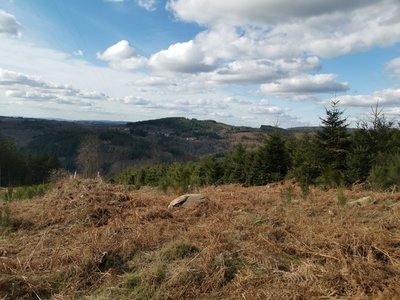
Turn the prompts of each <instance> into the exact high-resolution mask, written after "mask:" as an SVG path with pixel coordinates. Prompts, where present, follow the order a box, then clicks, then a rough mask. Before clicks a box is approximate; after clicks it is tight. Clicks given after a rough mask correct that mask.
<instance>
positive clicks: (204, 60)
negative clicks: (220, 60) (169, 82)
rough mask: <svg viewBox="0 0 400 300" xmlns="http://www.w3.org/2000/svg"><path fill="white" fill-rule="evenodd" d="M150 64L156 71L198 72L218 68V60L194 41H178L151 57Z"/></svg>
mask: <svg viewBox="0 0 400 300" xmlns="http://www.w3.org/2000/svg"><path fill="white" fill-rule="evenodd" d="M149 65H150V67H152V68H153V69H154V70H155V71H167V72H181V73H198V72H209V71H212V70H213V69H215V68H216V60H215V59H213V58H212V59H208V57H207V56H206V55H205V53H204V51H202V50H201V49H200V48H199V47H197V45H196V44H195V42H194V41H189V42H184V43H176V44H173V45H171V46H170V47H169V48H168V49H167V50H162V51H160V52H158V53H156V54H154V55H152V56H151V57H150V59H149Z"/></svg>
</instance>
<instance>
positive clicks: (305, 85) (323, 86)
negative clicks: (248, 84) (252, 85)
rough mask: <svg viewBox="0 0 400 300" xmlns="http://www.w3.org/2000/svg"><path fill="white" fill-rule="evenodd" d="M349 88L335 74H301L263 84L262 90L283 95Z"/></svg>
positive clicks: (341, 90) (327, 91) (326, 91)
mask: <svg viewBox="0 0 400 300" xmlns="http://www.w3.org/2000/svg"><path fill="white" fill-rule="evenodd" d="M348 89H349V86H348V83H347V82H337V81H336V75H334V74H317V75H300V76H296V77H291V78H284V79H281V80H277V81H275V82H272V83H267V84H263V85H261V91H262V92H264V93H266V94H270V95H278V96H283V97H291V96H295V95H298V94H303V95H304V94H305V95H307V94H318V93H329V92H343V91H347V90H348Z"/></svg>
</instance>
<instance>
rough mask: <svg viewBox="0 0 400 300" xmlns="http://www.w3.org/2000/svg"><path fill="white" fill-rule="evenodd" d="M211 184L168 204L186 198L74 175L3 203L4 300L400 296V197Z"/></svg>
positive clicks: (0, 271)
mask: <svg viewBox="0 0 400 300" xmlns="http://www.w3.org/2000/svg"><path fill="white" fill-rule="evenodd" d="M199 192H201V193H204V194H206V195H207V196H208V197H209V198H210V201H208V202H204V203H200V204H199V205H197V206H194V207H190V208H185V209H184V208H178V209H174V210H168V209H167V205H168V203H169V202H170V201H171V200H172V199H174V197H175V196H177V195H176V194H169V195H165V194H162V193H160V192H158V191H156V190H151V189H142V190H140V191H129V189H128V187H124V186H113V185H108V184H105V183H102V182H97V181H86V180H67V181H64V182H61V183H59V184H57V185H56V186H55V187H54V189H53V190H52V191H51V192H49V193H48V194H47V195H46V196H44V197H43V198H36V199H33V200H29V201H28V200H27V201H18V202H17V201H16V202H11V203H6V202H1V203H0V210H1V224H2V227H0V230H1V232H2V235H1V238H0V299H46V298H51V299H72V298H73V299H336V298H337V299H400V194H399V193H373V192H369V191H364V190H362V189H361V188H355V189H353V190H351V191H350V190H345V191H344V195H343V194H342V195H341V193H340V192H339V191H337V190H330V191H322V190H319V189H312V190H311V191H310V195H309V196H308V197H307V198H305V199H304V198H303V197H302V196H301V193H300V190H299V189H298V187H297V186H296V185H295V184H294V183H292V182H284V183H279V184H274V185H269V186H263V187H250V188H244V187H241V186H238V185H227V186H219V187H207V188H204V189H201V190H200V191H199ZM338 195H339V199H340V200H341V202H342V205H339V204H338ZM365 196H370V198H369V200H368V201H366V202H365V203H364V202H363V203H361V205H349V202H351V201H353V200H357V199H360V198H362V197H365ZM345 201H346V202H347V204H346V205H343V203H344V202H345Z"/></svg>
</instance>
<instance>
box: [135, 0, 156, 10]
mask: <svg viewBox="0 0 400 300" xmlns="http://www.w3.org/2000/svg"><path fill="white" fill-rule="evenodd" d="M136 4H137V5H139V6H140V7H143V8H144V9H146V10H148V11H153V10H155V9H156V7H157V0H136Z"/></svg>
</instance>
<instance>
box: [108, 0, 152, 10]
mask: <svg viewBox="0 0 400 300" xmlns="http://www.w3.org/2000/svg"><path fill="white" fill-rule="evenodd" d="M125 1H126V0H105V2H112V3H124V2H125ZM135 3H136V4H137V5H138V6H140V7H142V8H144V9H145V10H147V11H154V10H155V9H156V7H157V0H135Z"/></svg>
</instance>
